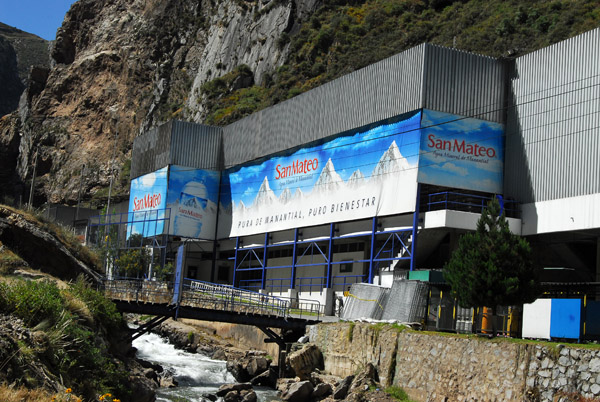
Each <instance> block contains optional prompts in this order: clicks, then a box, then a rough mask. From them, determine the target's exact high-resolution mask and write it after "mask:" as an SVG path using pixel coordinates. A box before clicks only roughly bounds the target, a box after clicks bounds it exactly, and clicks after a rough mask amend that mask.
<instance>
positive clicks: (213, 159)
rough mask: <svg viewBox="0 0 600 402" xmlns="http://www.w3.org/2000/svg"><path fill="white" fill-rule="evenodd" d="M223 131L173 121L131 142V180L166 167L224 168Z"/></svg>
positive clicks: (218, 128) (219, 128)
mask: <svg viewBox="0 0 600 402" xmlns="http://www.w3.org/2000/svg"><path fill="white" fill-rule="evenodd" d="M222 135H223V129H222V128H221V127H211V126H204V125H200V124H195V123H187V122H183V121H177V120H172V121H169V122H168V123H165V124H162V125H160V126H158V127H156V128H153V129H152V130H149V131H148V132H146V133H144V134H143V135H141V136H139V137H137V138H136V139H135V140H134V141H133V151H132V157H131V178H132V179H134V178H136V177H139V176H142V175H144V174H146V173H150V172H154V171H155V170H158V169H161V168H163V167H165V166H167V165H182V166H189V167H194V168H199V169H212V170H220V169H222V168H223V151H222V146H221V141H222Z"/></svg>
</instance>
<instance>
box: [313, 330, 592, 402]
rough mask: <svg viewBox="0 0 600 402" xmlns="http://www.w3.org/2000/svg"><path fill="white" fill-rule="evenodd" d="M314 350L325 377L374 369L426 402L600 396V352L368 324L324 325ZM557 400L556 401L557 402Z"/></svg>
mask: <svg viewBox="0 0 600 402" xmlns="http://www.w3.org/2000/svg"><path fill="white" fill-rule="evenodd" d="M309 335H310V342H312V343H315V344H316V345H317V346H318V347H319V348H320V349H321V351H322V353H323V356H324V364H325V371H327V372H329V373H331V374H334V375H337V376H340V377H343V376H346V375H350V374H354V373H356V372H357V371H358V370H359V369H360V368H362V367H364V366H365V365H366V364H367V363H369V362H370V363H373V364H374V365H375V366H376V367H377V369H378V373H379V377H380V382H381V383H382V384H383V385H385V386H388V385H391V384H394V385H398V386H400V387H402V388H404V389H405V390H406V391H407V392H408V393H409V395H410V396H411V397H412V398H414V399H417V400H420V401H475V400H478V401H528V400H530V401H538V400H540V401H553V400H560V395H561V393H577V394H580V395H582V396H586V397H598V396H599V395H600V350H598V349H584V348H581V347H578V346H577V345H570V346H565V347H563V346H562V345H559V346H556V345H555V344H549V345H548V346H545V345H543V344H535V343H517V342H511V341H509V340H505V339H495V340H488V339H486V338H473V337H470V338H465V337H456V336H450V335H445V334H432V333H424V332H412V331H404V332H399V331H398V330H397V329H395V328H393V327H391V326H382V325H379V324H378V325H372V324H366V323H336V324H319V325H316V326H313V327H311V328H310V329H309ZM554 398H556V399H554Z"/></svg>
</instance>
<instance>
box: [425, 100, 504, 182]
mask: <svg viewBox="0 0 600 402" xmlns="http://www.w3.org/2000/svg"><path fill="white" fill-rule="evenodd" d="M421 126H422V129H421V131H422V135H421V154H420V158H419V176H418V180H419V182H420V183H427V184H433V185H439V186H444V187H453V188H461V189H467V190H475V191H482V192H486V193H496V194H499V193H502V187H503V186H502V180H503V179H502V176H503V166H504V130H503V127H502V125H501V124H498V123H493V122H489V121H484V120H478V119H473V118H465V117H461V116H457V115H453V114H448V113H441V112H436V111H432V110H427V109H425V110H423V118H422V121H421Z"/></svg>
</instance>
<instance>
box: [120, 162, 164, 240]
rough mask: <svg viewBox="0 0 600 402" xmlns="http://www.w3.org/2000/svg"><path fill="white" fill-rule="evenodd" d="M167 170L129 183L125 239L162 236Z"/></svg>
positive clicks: (161, 170)
mask: <svg viewBox="0 0 600 402" xmlns="http://www.w3.org/2000/svg"><path fill="white" fill-rule="evenodd" d="M167 171H168V170H167V168H166V167H165V168H162V169H159V170H157V171H155V172H152V173H148V174H146V175H144V176H140V177H138V178H136V179H133V180H132V181H131V187H130V191H129V218H128V220H129V221H130V223H129V224H128V225H127V238H129V237H130V236H131V235H137V234H140V235H142V236H143V237H149V236H155V235H157V234H162V233H163V231H164V223H165V221H164V218H165V211H164V210H165V206H166V203H167Z"/></svg>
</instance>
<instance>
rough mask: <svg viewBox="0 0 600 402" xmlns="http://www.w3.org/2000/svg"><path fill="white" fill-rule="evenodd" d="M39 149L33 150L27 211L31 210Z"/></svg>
mask: <svg viewBox="0 0 600 402" xmlns="http://www.w3.org/2000/svg"><path fill="white" fill-rule="evenodd" d="M38 153H39V147H36V149H35V156H34V157H33V174H32V176H31V188H30V189H29V204H28V206H29V209H33V191H34V187H35V174H36V171H37V160H38Z"/></svg>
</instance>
